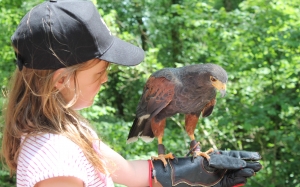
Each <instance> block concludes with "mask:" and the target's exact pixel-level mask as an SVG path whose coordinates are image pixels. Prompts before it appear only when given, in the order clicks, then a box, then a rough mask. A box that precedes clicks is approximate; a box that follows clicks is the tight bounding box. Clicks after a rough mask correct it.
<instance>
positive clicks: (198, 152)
mask: <svg viewBox="0 0 300 187" xmlns="http://www.w3.org/2000/svg"><path fill="white" fill-rule="evenodd" d="M212 152H214V149H213V148H210V149H209V150H207V151H205V152H202V151H193V157H197V156H202V157H204V158H206V159H207V160H209V159H210V156H209V154H210V153H212Z"/></svg>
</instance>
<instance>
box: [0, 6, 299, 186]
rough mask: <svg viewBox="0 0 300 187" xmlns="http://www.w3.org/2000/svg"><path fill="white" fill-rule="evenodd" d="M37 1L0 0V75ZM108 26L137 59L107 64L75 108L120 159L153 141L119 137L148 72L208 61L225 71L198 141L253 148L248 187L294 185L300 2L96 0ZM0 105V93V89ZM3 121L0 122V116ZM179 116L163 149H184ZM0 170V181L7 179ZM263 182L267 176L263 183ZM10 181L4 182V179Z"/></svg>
mask: <svg viewBox="0 0 300 187" xmlns="http://www.w3.org/2000/svg"><path fill="white" fill-rule="evenodd" d="M37 2H38V1H37V0H36V1H34V2H30V3H26V2H23V1H20V0H19V1H13V2H11V1H8V0H1V1H0V3H1V6H0V8H1V12H0V22H1V24H0V28H1V31H5V32H1V33H0V38H1V40H0V45H1V51H0V66H1V68H0V71H1V74H0V75H1V76H0V81H1V83H2V84H1V85H2V89H4V88H5V85H6V83H7V80H8V77H9V75H10V73H11V72H12V71H13V69H14V67H15V65H14V54H13V52H12V49H11V46H10V36H11V34H12V33H13V31H14V30H15V27H16V25H17V24H18V22H19V20H20V18H21V17H22V16H23V15H24V13H25V12H26V11H27V10H28V9H29V8H30V7H31V6H32V5H33V4H36V3H37ZM94 2H95V3H96V4H97V5H98V8H99V11H100V12H101V14H102V15H104V16H103V17H104V20H105V21H106V23H107V25H108V27H109V28H110V29H111V32H112V33H113V34H115V35H117V36H118V37H120V38H122V39H124V40H126V41H129V42H131V43H134V44H136V45H138V46H141V47H143V48H144V49H145V51H146V58H145V60H144V62H143V63H142V64H140V65H138V66H136V67H120V66H115V65H111V67H110V73H109V81H108V84H106V85H103V86H102V89H101V92H100V93H99V94H98V96H97V98H96V100H95V104H94V105H93V106H92V107H90V108H88V109H85V110H83V111H82V114H83V115H84V116H86V117H87V118H88V119H90V120H91V121H92V124H93V125H94V127H95V129H96V130H97V132H98V133H99V135H100V137H101V138H102V139H103V141H105V142H107V143H108V144H109V145H111V147H112V148H113V149H115V150H116V151H117V152H119V153H120V154H121V155H123V156H124V157H125V158H127V159H148V158H150V156H152V155H156V154H157V153H156V149H157V144H156V140H154V141H153V142H151V143H148V144H146V143H144V142H142V141H141V140H139V141H137V142H135V143H132V144H126V139H127V135H128V132H129V129H130V127H131V124H132V121H133V120H134V116H135V110H136V105H137V103H138V101H139V98H140V96H141V94H142V89H143V86H144V83H145V82H146V80H147V78H148V77H149V75H150V74H151V73H152V72H154V71H155V70H158V69H161V68H163V67H179V66H183V65H187V64H195V63H216V64H219V65H221V66H222V67H224V68H225V69H226V70H227V72H228V75H229V80H228V86H227V87H228V90H227V95H226V96H225V97H224V98H221V97H220V95H219V94H218V95H217V105H216V107H215V110H214V112H213V114H212V115H211V116H210V117H208V118H205V119H200V120H199V126H198V127H199V128H198V129H197V130H196V132H195V134H196V136H197V139H198V140H200V141H201V144H202V147H203V149H207V148H209V147H211V146H214V147H217V148H219V149H243V150H252V151H258V152H260V153H261V155H262V157H263V160H262V164H263V166H264V168H263V170H262V171H261V172H259V173H258V174H257V175H256V176H255V177H253V178H251V179H250V180H249V181H248V184H247V186H253V187H259V186H268V187H279V186H280V187H281V186H291V187H299V186H300V181H299V178H300V174H299V172H297V171H298V168H299V167H300V163H299V162H298V158H300V153H299V150H300V143H299V142H300V117H299V115H298V113H299V109H300V107H299V106H300V85H299V77H300V56H299V54H300V45H299V41H300V9H299V5H298V1H297V0H289V1H284V0H277V1H275V0H270V1H265V0H251V1H242V0H234V1H227V0H222V1H221V0H204V1H197V0H173V1H171V0H154V1H149V0H142V1H140V0H139V1H137V0H126V1H123V0H122V1H121V0H115V1H113V2H112V1H108V0H98V1H94ZM0 99H1V106H2V102H3V100H4V97H0ZM1 121H3V120H1ZM183 124H184V119H183V116H182V115H176V116H174V117H172V118H171V119H168V121H167V128H166V130H165V138H164V144H165V146H166V148H167V151H168V152H173V153H175V154H176V155H178V156H182V155H184V154H186V152H187V147H188V142H189V138H188V136H187V135H186V133H185V131H184V126H183ZM7 177H8V173H7V172H6V171H5V170H0V186H5V185H8V186H9V184H12V183H14V180H10V179H9V178H7ZM266 181H268V183H266ZM11 186H13V185H11Z"/></svg>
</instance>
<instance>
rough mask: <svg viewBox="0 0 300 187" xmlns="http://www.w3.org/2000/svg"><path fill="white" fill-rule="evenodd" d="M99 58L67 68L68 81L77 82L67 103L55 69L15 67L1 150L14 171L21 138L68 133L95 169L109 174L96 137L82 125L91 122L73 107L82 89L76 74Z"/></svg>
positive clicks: (5, 114)
mask: <svg viewBox="0 0 300 187" xmlns="http://www.w3.org/2000/svg"><path fill="white" fill-rule="evenodd" d="M99 61H100V60H98V59H97V60H96V59H93V60H90V61H87V62H85V63H81V64H78V65H74V66H71V67H67V68H66V71H65V72H66V74H64V76H66V77H67V81H68V80H70V79H74V82H75V96H74V98H73V99H72V101H70V102H69V103H66V102H65V100H64V99H63V97H62V95H61V94H60V92H59V91H58V90H57V89H56V88H55V86H54V84H55V82H56V81H55V80H53V75H54V73H55V70H34V69H29V68H25V67H24V68H23V70H22V71H19V70H18V69H16V70H15V72H14V74H13V77H12V79H11V82H10V84H9V85H10V88H9V89H8V92H7V93H8V94H7V97H8V98H7V103H6V107H4V120H5V125H4V132H3V141H2V153H3V156H4V158H5V161H6V164H7V165H8V167H9V170H10V173H11V174H13V173H15V172H16V169H17V158H18V155H19V151H20V148H21V137H22V136H25V138H26V136H32V135H37V134H40V133H53V134H61V135H64V136H66V137H67V138H69V139H70V140H71V141H73V142H74V143H76V144H77V145H78V146H79V147H80V148H81V149H82V151H83V153H84V155H85V156H86V158H87V159H88V160H89V162H90V163H91V164H92V165H93V166H94V167H95V168H96V170H98V171H100V172H102V173H107V170H106V168H105V164H104V159H103V158H101V156H100V155H98V154H97V152H96V151H95V150H94V148H93V142H94V141H95V137H94V136H93V134H92V132H90V128H87V127H85V126H83V125H82V123H84V124H88V122H87V121H86V120H85V119H84V118H83V117H82V116H81V115H80V114H79V113H77V112H76V111H74V110H73V109H71V106H72V104H74V103H75V102H76V100H77V98H78V92H79V91H78V87H77V86H78V85H77V77H76V74H77V73H78V72H79V71H82V70H85V69H87V68H89V67H91V66H93V65H94V64H95V63H99ZM104 62H105V61H104ZM61 76H63V75H61ZM59 78H60V77H58V79H59Z"/></svg>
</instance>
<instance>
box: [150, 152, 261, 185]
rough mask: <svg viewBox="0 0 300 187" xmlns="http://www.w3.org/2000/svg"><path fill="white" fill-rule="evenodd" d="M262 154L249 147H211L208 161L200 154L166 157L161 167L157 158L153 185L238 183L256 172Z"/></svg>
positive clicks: (258, 168)
mask: <svg viewBox="0 0 300 187" xmlns="http://www.w3.org/2000/svg"><path fill="white" fill-rule="evenodd" d="M260 159H261V156H260V155H259V153H257V152H249V151H214V152H212V153H211V154H210V159H209V161H208V160H207V159H205V158H203V157H201V156H199V157H195V158H194V157H182V158H177V159H167V165H166V167H164V165H163V163H162V162H161V161H160V160H153V161H152V163H153V168H152V169H153V170H152V177H153V178H154V180H157V182H156V183H155V182H154V183H153V184H154V186H163V187H171V186H176V187H188V186H198V187H205V186H209V187H233V186H235V187H238V186H243V185H244V184H246V182H247V178H249V177H251V176H253V175H255V172H258V171H259V170H260V169H261V168H262V166H261V164H260V163H259V162H258V161H259V160H260Z"/></svg>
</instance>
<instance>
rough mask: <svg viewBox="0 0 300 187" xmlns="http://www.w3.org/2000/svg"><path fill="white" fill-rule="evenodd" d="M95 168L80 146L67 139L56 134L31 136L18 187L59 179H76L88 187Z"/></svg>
mask: <svg viewBox="0 0 300 187" xmlns="http://www.w3.org/2000/svg"><path fill="white" fill-rule="evenodd" d="M92 169H93V168H92V165H91V164H90V163H89V162H88V161H87V159H86V157H85V155H84V154H83V152H82V150H81V149H80V147H79V146H78V145H76V144H75V143H74V142H72V141H71V140H69V139H68V138H66V137H64V136H62V135H54V134H44V135H39V136H34V137H33V136H32V137H28V138H26V139H25V140H24V141H23V144H22V147H21V151H20V154H19V157H18V166H17V186H20V187H21V186H22V187H23V186H26V187H33V186H34V185H35V184H36V183H38V182H40V181H42V180H45V179H49V178H53V177H59V176H70V177H77V178H79V179H81V180H82V181H83V182H84V183H85V186H86V185H87V183H88V176H87V175H88V173H89V172H91V171H90V170H92ZM88 170H89V171H88Z"/></svg>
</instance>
